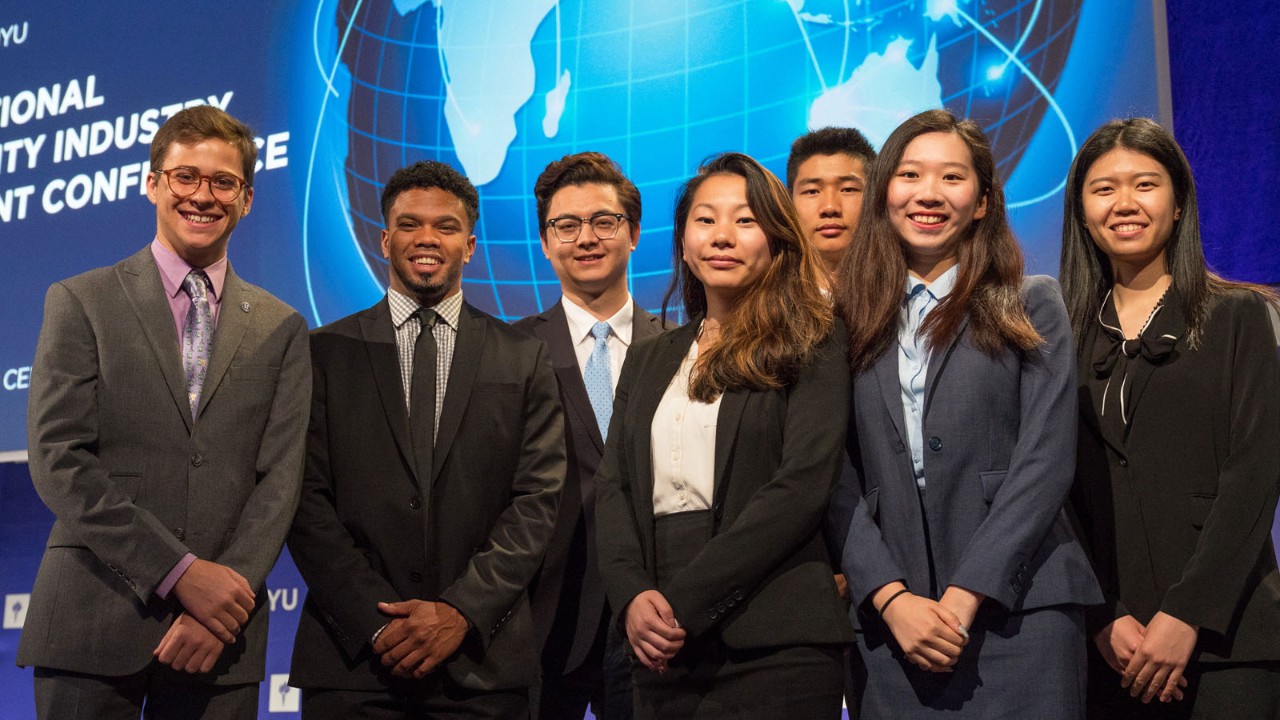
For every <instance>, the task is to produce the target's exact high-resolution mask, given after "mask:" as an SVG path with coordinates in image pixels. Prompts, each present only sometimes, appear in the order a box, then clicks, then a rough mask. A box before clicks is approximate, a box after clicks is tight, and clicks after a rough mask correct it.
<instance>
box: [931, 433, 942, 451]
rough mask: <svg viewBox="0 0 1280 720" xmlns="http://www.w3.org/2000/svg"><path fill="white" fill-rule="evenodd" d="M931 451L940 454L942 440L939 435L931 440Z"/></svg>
mask: <svg viewBox="0 0 1280 720" xmlns="http://www.w3.org/2000/svg"><path fill="white" fill-rule="evenodd" d="M929 449H930V450H932V451H934V452H938V451H939V450H941V449H942V438H940V437H938V436H937V435H934V436H933V437H931V438H929Z"/></svg>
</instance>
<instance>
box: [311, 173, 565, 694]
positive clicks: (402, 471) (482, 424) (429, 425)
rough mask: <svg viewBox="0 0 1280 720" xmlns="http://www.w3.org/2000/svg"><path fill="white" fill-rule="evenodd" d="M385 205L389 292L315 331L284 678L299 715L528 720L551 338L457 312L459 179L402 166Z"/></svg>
mask: <svg viewBox="0 0 1280 720" xmlns="http://www.w3.org/2000/svg"><path fill="white" fill-rule="evenodd" d="M382 212H383V216H384V219H385V220H386V225H387V227H386V230H384V231H383V233H382V252H383V255H384V256H385V257H386V258H387V261H388V264H389V266H390V286H389V288H388V292H387V297H386V298H384V299H383V300H381V301H380V302H378V304H377V305H374V306H373V307H371V308H369V309H367V310H364V311H362V312H359V313H356V314H355V315H352V316H350V317H347V318H344V319H342V320H338V321H337V322H335V323H333V324H331V325H328V326H326V327H322V328H319V329H318V330H316V331H315V332H314V333H313V336H312V367H313V371H314V394H313V400H312V410H311V428H310V432H309V434H308V448H307V465H306V472H305V476H304V480H303V493H302V501H301V504H300V507H299V510H298V514H297V517H296V519H295V521H294V525H293V529H292V531H291V533H290V535H289V549H290V551H291V552H292V554H293V558H294V560H295V561H297V564H298V568H299V570H301V572H302V575H303V577H304V578H305V579H306V581H307V585H308V588H309V592H308V595H307V600H306V604H305V606H304V608H303V614H302V617H301V619H300V621H299V623H298V635H297V639H296V642H295V644H294V655H293V668H292V673H291V676H290V681H291V682H292V683H293V684H294V685H297V686H298V687H301V688H302V690H303V693H302V714H303V717H304V718H347V717H362V718H401V717H422V716H427V717H432V718H517V717H520V718H523V717H526V716H527V713H528V702H529V701H528V687H529V686H530V685H532V684H533V683H534V682H535V681H536V679H537V676H536V668H537V649H536V644H535V640H534V632H533V625H532V619H531V616H530V612H529V603H528V599H527V596H526V587H527V586H528V584H529V581H530V579H531V578H532V577H533V575H534V573H535V572H536V571H537V568H538V566H539V564H540V563H541V561H542V555H543V552H544V550H545V549H546V546H547V542H548V540H549V539H550V537H551V533H552V529H553V527H554V525H555V517H556V506H557V501H558V498H559V494H560V488H561V486H562V484H563V482H564V475H565V454H564V422H563V415H562V412H561V408H560V401H559V399H558V396H557V391H556V384H555V379H554V376H553V374H552V371H551V366H550V364H549V362H548V360H547V351H546V348H545V347H544V346H543V345H542V343H540V342H538V341H537V340H536V339H534V338H530V337H528V336H526V335H523V334H521V333H518V332H516V331H515V330H512V329H511V328H510V327H509V326H507V325H506V324H504V323H502V322H500V321H498V320H496V319H494V318H493V317H491V316H489V315H486V314H484V313H482V312H480V311H479V310H476V309H475V308H473V307H471V306H470V305H467V304H466V303H465V302H463V299H462V267H463V265H465V264H466V263H467V262H468V261H469V260H470V259H471V255H472V253H473V252H474V250H475V240H476V239H475V236H474V235H472V234H471V231H472V228H473V227H475V223H476V220H477V218H478V216H479V211H478V196H477V193H476V190H475V188H474V187H473V186H472V185H471V183H470V182H469V181H467V179H466V178H464V177H463V176H462V175H461V174H459V173H458V172H457V171H456V170H454V169H453V168H451V167H449V166H448V165H445V164H443V163H438V162H420V163H417V164H415V165H412V166H410V167H407V168H404V169H402V170H399V171H397V172H396V173H395V174H394V175H393V176H392V177H391V179H390V180H389V181H388V182H387V184H386V187H385V188H384V189H383V193H382Z"/></svg>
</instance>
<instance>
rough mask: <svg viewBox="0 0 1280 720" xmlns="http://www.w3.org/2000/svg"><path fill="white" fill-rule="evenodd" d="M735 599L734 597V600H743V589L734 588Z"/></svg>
mask: <svg viewBox="0 0 1280 720" xmlns="http://www.w3.org/2000/svg"><path fill="white" fill-rule="evenodd" d="M733 599H734V600H739V601H741V600H742V591H741V590H734V591H733Z"/></svg>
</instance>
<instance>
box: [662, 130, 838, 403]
mask: <svg viewBox="0 0 1280 720" xmlns="http://www.w3.org/2000/svg"><path fill="white" fill-rule="evenodd" d="M715 175H737V176H739V177H741V178H743V179H744V180H746V183H747V206H748V207H750V208H751V213H752V215H754V216H755V219H756V222H758V223H759V224H760V228H761V229H762V230H763V231H764V234H765V237H767V238H768V239H769V254H770V255H771V256H772V260H771V262H770V263H769V267H768V268H766V269H765V271H764V274H763V275H762V276H761V277H760V279H759V280H757V281H756V282H755V283H753V284H752V285H751V287H749V288H747V290H746V291H745V292H744V293H743V294H742V295H741V296H740V297H739V298H738V300H737V302H736V303H735V304H734V307H733V310H732V311H731V312H730V314H729V317H728V318H726V319H725V321H724V322H723V323H722V325H721V328H720V338H719V340H718V341H717V342H716V343H715V344H714V345H712V346H711V347H710V348H708V349H707V351H706V352H704V353H702V354H701V355H700V356H699V357H698V362H697V364H696V365H695V366H694V371H693V376H692V378H691V380H690V383H689V397H691V398H693V399H694V400H698V401H700V402H711V401H712V400H714V399H715V397H716V396H717V395H719V394H720V393H722V392H724V391H725V390H728V389H733V388H748V389H753V390H765V389H774V388H781V387H785V386H787V385H789V384H791V383H792V382H793V381H794V380H795V378H796V376H797V374H798V373H799V371H800V367H801V366H802V365H803V364H804V363H805V361H806V360H808V358H809V356H810V354H811V353H812V351H813V349H814V347H816V346H817V345H818V343H820V342H822V341H823V340H824V339H825V338H826V337H827V336H828V335H830V334H831V330H832V328H833V327H834V323H835V320H834V315H833V313H832V310H831V304H830V303H829V302H828V301H827V299H826V298H824V297H823V295H822V290H821V288H822V287H823V282H824V281H823V278H824V277H825V274H824V273H825V271H824V270H823V268H822V265H821V264H820V262H819V260H818V255H817V252H816V251H815V250H814V249H813V246H812V245H810V244H809V239H808V237H807V236H806V235H805V233H804V231H802V230H801V229H800V220H799V218H797V216H796V211H795V206H793V205H792V204H791V196H790V194H789V193H788V192H787V189H786V188H785V187H783V185H782V182H781V181H779V180H778V178H777V177H775V176H774V175H773V173H771V172H769V171H768V170H766V169H765V168H764V166H762V165H761V164H760V163H758V162H756V161H755V160H753V159H752V158H750V157H748V156H747V155H743V154H742V153H724V154H721V155H715V156H712V157H710V158H708V159H706V160H704V161H703V163H702V164H701V165H700V166H699V167H698V174H697V175H695V176H693V177H692V178H690V179H689V180H688V181H687V182H685V184H684V185H683V186H682V187H681V188H680V194H679V197H678V198H677V200H676V212H675V221H674V227H673V232H672V247H671V250H672V257H673V258H674V260H673V267H674V268H675V269H676V270H675V272H673V273H672V275H671V285H670V286H669V287H668V288H667V294H666V295H665V296H664V297H663V298H662V317H663V320H664V321H665V320H666V316H667V307H668V304H669V303H670V300H671V299H672V297H673V296H675V295H676V293H677V292H679V293H680V297H681V299H682V300H683V301H684V309H685V312H686V313H687V314H688V316H689V317H690V318H694V317H699V316H703V315H705V314H706V312H707V292H706V288H705V287H703V285H702V281H701V280H699V279H698V277H697V276H696V275H694V274H693V272H692V271H691V270H690V269H689V266H688V265H686V264H685V263H684V260H683V250H684V234H685V223H686V221H687V220H688V219H689V211H690V209H691V208H692V207H693V198H694V195H695V194H696V193H697V191H698V188H699V187H701V186H702V183H703V182H705V181H706V179H707V178H709V177H712V176H715Z"/></svg>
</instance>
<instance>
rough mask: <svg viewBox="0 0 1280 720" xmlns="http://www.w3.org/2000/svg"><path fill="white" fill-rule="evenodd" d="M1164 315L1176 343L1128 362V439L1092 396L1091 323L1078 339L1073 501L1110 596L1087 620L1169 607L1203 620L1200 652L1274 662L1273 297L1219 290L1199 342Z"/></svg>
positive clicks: (1278, 430)
mask: <svg viewBox="0 0 1280 720" xmlns="http://www.w3.org/2000/svg"><path fill="white" fill-rule="evenodd" d="M1170 292H1171V293H1174V292H1176V291H1172V290H1171V291H1170ZM1161 313H1162V314H1163V313H1169V314H1170V316H1169V317H1168V318H1162V319H1170V320H1172V321H1173V328H1171V330H1172V334H1173V335H1175V336H1177V337H1178V338H1179V340H1178V342H1177V344H1176V345H1175V346H1174V349H1173V353H1172V354H1171V355H1170V356H1169V357H1168V358H1167V359H1166V360H1164V361H1162V362H1159V363H1154V364H1153V363H1150V362H1147V361H1145V360H1142V359H1139V360H1137V361H1136V362H1135V363H1134V364H1133V365H1132V369H1131V371H1130V376H1129V382H1130V383H1132V384H1133V386H1132V390H1131V394H1130V395H1129V405H1128V406H1129V408H1130V412H1132V415H1131V416H1130V418H1131V419H1130V425H1129V434H1128V438H1127V439H1126V438H1120V437H1115V436H1113V435H1112V434H1111V433H1110V432H1108V431H1105V430H1104V429H1103V427H1102V426H1101V425H1100V424H1099V421H1098V415H1097V409H1096V407H1097V406H1096V403H1095V401H1094V397H1093V396H1092V394H1091V393H1090V387H1089V379H1090V378H1091V377H1092V374H1093V372H1094V370H1093V365H1092V359H1093V348H1094V341H1095V339H1096V337H1097V333H1098V329H1097V327H1098V326H1097V324H1096V323H1094V324H1092V325H1091V328H1090V330H1089V332H1088V334H1087V335H1086V337H1085V340H1084V342H1083V343H1082V346H1081V348H1080V366H1079V368H1080V378H1081V382H1080V427H1081V430H1080V440H1079V458H1078V460H1077V463H1078V465H1077V478H1078V481H1077V483H1078V484H1077V488H1076V489H1077V493H1076V495H1075V500H1076V502H1075V503H1074V505H1075V507H1076V508H1077V510H1078V513H1079V516H1080V519H1081V521H1082V524H1083V527H1084V528H1085V538H1086V539H1087V540H1088V541H1089V542H1088V543H1087V544H1088V547H1089V548H1090V554H1091V556H1092V557H1093V559H1094V561H1095V563H1096V565H1097V570H1098V576H1099V579H1100V580H1101V581H1102V587H1103V590H1104V593H1105V594H1106V596H1107V605H1106V606H1105V607H1104V608H1102V609H1101V615H1100V616H1099V617H1095V618H1091V619H1092V620H1094V622H1092V623H1091V625H1092V627H1091V629H1092V630H1094V631H1096V630H1098V629H1100V628H1101V626H1102V625H1104V624H1105V623H1108V622H1110V621H1111V620H1112V619H1114V618H1116V617H1120V616H1122V615H1126V614H1132V615H1133V616H1134V617H1135V618H1137V619H1138V621H1139V622H1142V623H1147V622H1149V621H1150V620H1151V617H1152V616H1153V615H1155V613H1156V612H1157V611H1161V610H1163V611H1164V612H1166V613H1168V614H1170V615H1172V616H1174V617H1176V618H1178V619H1180V620H1183V621H1184V622H1188V623H1191V624H1193V625H1197V626H1199V627H1200V636H1199V641H1198V644H1197V649H1198V653H1197V655H1196V656H1195V657H1196V658H1198V659H1200V660H1208V661H1219V660H1232V661H1239V662H1250V661H1261V660H1270V661H1274V660H1280V572H1278V571H1277V569H1276V556H1275V549H1274V548H1273V547H1272V542H1271V525H1272V519H1273V518H1274V517H1275V509H1276V496H1277V490H1278V489H1280V363H1278V362H1277V359H1276V349H1275V336H1274V334H1273V332H1272V328H1271V323H1270V320H1269V318H1268V315H1267V311H1266V307H1265V305H1264V303H1263V301H1262V300H1261V299H1260V298H1259V297H1258V296H1257V295H1255V294H1254V293H1252V292H1247V291H1231V292H1229V293H1228V294H1226V295H1224V296H1222V297H1219V298H1215V299H1214V300H1213V301H1212V304H1211V307H1210V309H1209V313H1208V316H1207V319H1206V320H1205V323H1204V327H1203V331H1202V337H1201V339H1200V346H1199V347H1198V348H1197V349H1195V350H1191V349H1189V348H1188V346H1187V339H1186V332H1185V329H1186V323H1185V320H1184V319H1183V318H1182V315H1181V311H1180V310H1179V308H1178V304H1177V302H1176V299H1175V300H1174V301H1172V302H1170V303H1169V304H1168V305H1166V307H1165V308H1164V309H1163V310H1162V311H1161ZM1113 387H1114V385H1113Z"/></svg>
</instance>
